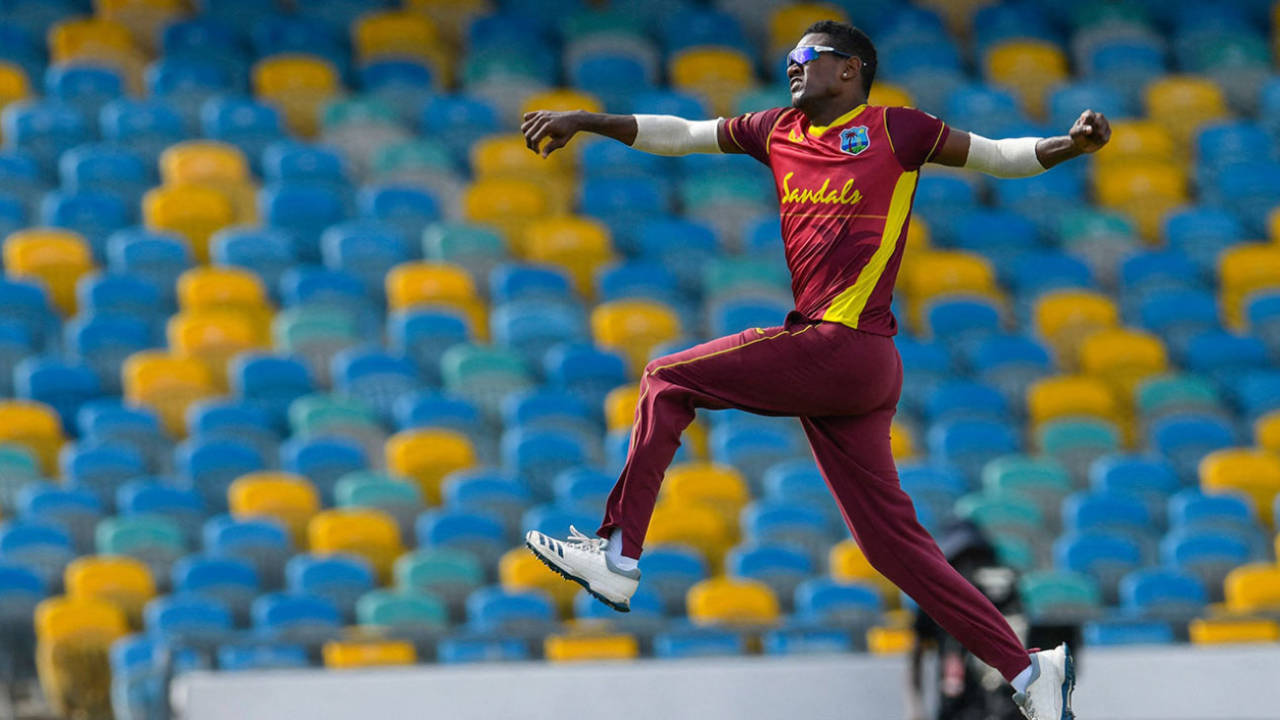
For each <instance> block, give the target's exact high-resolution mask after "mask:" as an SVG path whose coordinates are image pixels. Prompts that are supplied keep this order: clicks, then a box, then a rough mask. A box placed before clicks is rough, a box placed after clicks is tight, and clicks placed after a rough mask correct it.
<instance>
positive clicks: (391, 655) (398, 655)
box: [322, 640, 417, 669]
mask: <svg viewBox="0 0 1280 720" xmlns="http://www.w3.org/2000/svg"><path fill="white" fill-rule="evenodd" d="M322 655H323V657H324V666H325V667H327V668H335V669H344V668H370V667H387V666H394V665H412V664H413V663H414V662H415V661H416V660H417V653H416V652H415V650H414V648H413V644H412V643H409V642H408V641H405V640H381V641H377V642H370V641H340V640H330V641H329V642H327V643H325V644H324V647H323V649H322Z"/></svg>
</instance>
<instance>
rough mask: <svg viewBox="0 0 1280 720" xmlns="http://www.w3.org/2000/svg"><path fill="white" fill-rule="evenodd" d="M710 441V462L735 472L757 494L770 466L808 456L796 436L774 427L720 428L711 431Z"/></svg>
mask: <svg viewBox="0 0 1280 720" xmlns="http://www.w3.org/2000/svg"><path fill="white" fill-rule="evenodd" d="M710 441H711V459H712V461H714V462H717V463H721V464H724V465H728V466H731V467H734V468H737V469H738V470H739V471H740V472H741V473H742V474H743V475H744V476H745V477H746V479H747V482H748V484H749V485H751V486H752V488H753V489H754V490H755V491H756V492H757V493H759V492H760V491H761V490H762V489H763V487H764V474H765V471H766V470H768V469H769V468H770V467H771V466H773V465H776V464H777V463H780V462H782V461H784V460H791V459H796V458H800V457H806V458H807V457H809V456H810V453H809V449H808V447H807V446H806V444H805V443H804V441H803V440H802V439H801V438H800V436H799V435H798V433H796V432H793V431H790V428H785V429H784V428H783V427H779V426H776V425H775V426H765V425H763V424H762V425H759V426H757V425H741V426H735V425H728V424H725V425H720V426H718V427H715V428H713V429H712V431H711V436H710Z"/></svg>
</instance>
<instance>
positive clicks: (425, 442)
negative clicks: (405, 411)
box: [386, 429, 476, 505]
mask: <svg viewBox="0 0 1280 720" xmlns="http://www.w3.org/2000/svg"><path fill="white" fill-rule="evenodd" d="M475 462H476V456H475V448H474V446H473V445H472V443H471V441H470V440H469V439H468V438H467V437H466V436H465V435H463V434H462V433H460V432H457V431H456V430H446V429H419V430H404V431H402V432H400V433H397V434H396V435H393V436H392V437H391V438H390V439H389V440H388V441H387V444H386V463H387V467H388V469H390V470H391V471H392V472H395V473H397V474H399V475H401V476H404V477H407V478H410V479H412V480H413V481H414V482H415V483H417V484H418V487H419V489H420V490H421V491H422V496H423V497H424V498H426V500H427V502H428V504H431V505H438V504H439V503H440V500H441V496H442V492H441V484H442V483H443V481H444V478H445V476H447V475H448V474H449V473H451V472H454V471H455V470H462V469H466V468H469V467H471V466H473V465H474V464H475Z"/></svg>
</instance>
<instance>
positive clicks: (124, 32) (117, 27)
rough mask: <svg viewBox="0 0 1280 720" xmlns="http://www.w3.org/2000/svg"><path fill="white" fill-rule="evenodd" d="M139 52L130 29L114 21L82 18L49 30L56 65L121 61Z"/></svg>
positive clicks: (57, 25)
mask: <svg viewBox="0 0 1280 720" xmlns="http://www.w3.org/2000/svg"><path fill="white" fill-rule="evenodd" d="M137 52H138V50H137V48H136V47H135V46H134V43H133V35H132V34H131V33H130V32H129V28H127V27H125V26H124V25H121V24H120V23H118V22H112V21H111V20H106V19H102V18H95V17H84V16H82V17H78V18H72V19H69V20H64V21H62V22H60V23H58V24H56V25H54V26H53V27H51V28H50V29H49V59H50V61H52V62H53V63H64V62H69V61H72V60H120V59H122V58H127V57H130V56H136V55H137Z"/></svg>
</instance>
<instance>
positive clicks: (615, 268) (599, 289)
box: [595, 260, 687, 307]
mask: <svg viewBox="0 0 1280 720" xmlns="http://www.w3.org/2000/svg"><path fill="white" fill-rule="evenodd" d="M595 284H596V296H597V297H598V298H600V301H601V302H609V301H611V300H621V299H623V298H642V299H650V300H657V301H659V302H663V303H666V304H668V305H671V306H673V307H683V306H685V305H687V303H686V302H685V301H684V298H683V297H681V295H680V284H679V281H678V280H677V278H676V275H675V273H674V272H672V271H671V270H670V269H668V268H666V267H664V266H663V265H661V264H659V263H656V262H651V261H646V260H631V261H624V262H619V263H612V264H610V265H606V266H603V267H601V268H600V269H599V270H597V271H596V277H595Z"/></svg>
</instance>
